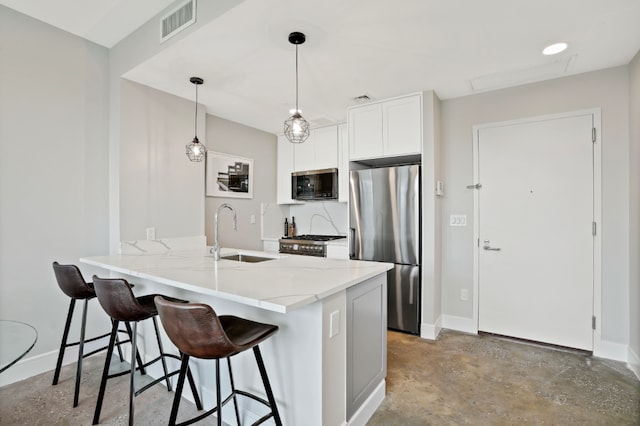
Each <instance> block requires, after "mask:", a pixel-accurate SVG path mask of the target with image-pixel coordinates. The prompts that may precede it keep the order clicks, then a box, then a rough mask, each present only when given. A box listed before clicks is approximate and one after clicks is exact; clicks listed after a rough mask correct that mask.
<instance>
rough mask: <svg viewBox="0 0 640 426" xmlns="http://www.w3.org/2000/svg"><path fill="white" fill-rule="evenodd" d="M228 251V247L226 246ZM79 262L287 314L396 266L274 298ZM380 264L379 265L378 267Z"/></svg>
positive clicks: (380, 266) (258, 253) (383, 266)
mask: <svg viewBox="0 0 640 426" xmlns="http://www.w3.org/2000/svg"><path fill="white" fill-rule="evenodd" d="M225 251H226V250H225ZM229 253H245V254H254V255H261V256H265V257H274V258H282V257H287V255H280V256H278V255H273V253H263V252H257V251H253V250H236V249H231V250H229V251H228V252H227V253H225V254H229ZM294 257H298V256H294ZM300 257H304V256H300ZM80 262H81V263H85V264H87V265H92V266H96V267H99V268H102V269H107V270H109V271H113V272H119V273H122V274H125V275H129V276H132V277H136V278H141V279H147V280H150V281H154V282H157V283H160V284H165V285H168V286H171V287H175V288H180V289H183V290H187V291H191V292H194V293H199V294H203V295H210V296H214V297H219V298H221V299H225V300H230V301H234V302H237V303H240V304H243V305H247V306H253V307H256V308H260V309H265V310H268V311H272V312H278V313H283V314H286V313H287V312H291V311H293V310H295V309H298V308H301V307H303V306H306V305H309V304H311V303H314V302H316V301H318V300H322V299H324V298H327V297H329V296H331V295H334V294H336V293H338V292H340V291H342V290H345V289H347V288H349V287H351V286H353V285H355V284H358V283H360V282H363V281H365V280H367V279H369V278H372V277H374V276H377V275H379V274H382V273H384V272H386V271H388V270H390V269H393V264H391V263H383V262H369V263H375V264H376V265H375V266H376V267H371V268H370V270H369V271H367V272H365V273H361V274H359V275H358V277H357V278H354V279H352V280H349V281H347V282H345V283H343V284H341V285H337V286H335V287H332V288H331V289H329V290H327V291H324V292H320V293H317V294H308V295H286V296H281V297H277V298H274V299H267V300H264V299H255V298H251V297H244V296H238V295H235V294H232V293H228V292H223V291H217V290H213V289H207V288H204V287H200V286H196V285H191V284H188V283H184V282H182V281H175V280H171V279H167V278H163V277H159V276H157V275H153V274H148V273H145V272H140V271H134V270H131V269H127V268H123V267H119V266H115V265H105V264H104V263H102V262H100V261H95V260H93V259H91V258H87V257H83V258H80ZM378 265H379V267H377V266H378ZM290 298H293V299H298V298H299V299H298V300H295V301H293V302H290V303H286V302H285V303H284V304H280V303H277V300H283V302H284V299H290Z"/></svg>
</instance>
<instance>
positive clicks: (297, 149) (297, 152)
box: [291, 130, 317, 172]
mask: <svg viewBox="0 0 640 426" xmlns="http://www.w3.org/2000/svg"><path fill="white" fill-rule="evenodd" d="M315 139H316V138H315V131H314V130H311V132H310V133H309V137H308V138H307V140H306V141H304V142H303V143H294V144H291V145H292V146H293V151H294V154H293V164H294V166H293V169H294V170H295V171H296V172H304V171H306V170H315V169H316V168H317V167H316V141H315Z"/></svg>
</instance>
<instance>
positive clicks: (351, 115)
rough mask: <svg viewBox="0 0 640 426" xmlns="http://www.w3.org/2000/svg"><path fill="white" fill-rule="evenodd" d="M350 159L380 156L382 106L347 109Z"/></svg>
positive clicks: (373, 105)
mask: <svg viewBox="0 0 640 426" xmlns="http://www.w3.org/2000/svg"><path fill="white" fill-rule="evenodd" d="M347 122H348V126H349V155H350V158H351V159H352V160H353V159H356V158H371V157H379V156H381V155H382V105H381V104H379V103H377V104H371V105H364V106H360V107H353V108H351V109H349V112H348V117H347Z"/></svg>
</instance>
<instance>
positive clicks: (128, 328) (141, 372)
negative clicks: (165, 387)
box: [116, 322, 147, 376]
mask: <svg viewBox="0 0 640 426" xmlns="http://www.w3.org/2000/svg"><path fill="white" fill-rule="evenodd" d="M124 325H125V327H126V328H127V333H129V340H130V341H131V345H135V343H134V342H133V332H132V331H131V325H130V324H129V323H128V322H125V323H124ZM116 336H117V334H116ZM134 352H135V353H136V358H137V360H138V365H139V366H140V374H142V375H143V376H144V375H145V374H147V370H146V368H145V367H144V362H142V358H141V357H140V353H139V352H138V350H137V348H136V350H135V351H134V350H133V349H131V353H134Z"/></svg>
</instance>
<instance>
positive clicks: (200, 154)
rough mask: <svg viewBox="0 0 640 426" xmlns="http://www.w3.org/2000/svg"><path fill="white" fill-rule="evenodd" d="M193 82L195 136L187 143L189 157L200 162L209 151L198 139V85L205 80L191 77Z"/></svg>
mask: <svg viewBox="0 0 640 426" xmlns="http://www.w3.org/2000/svg"><path fill="white" fill-rule="evenodd" d="M189 81H190V82H191V83H193V84H194V85H195V86H196V114H195V136H194V137H193V141H192V142H191V143H190V144H187V145H186V147H185V148H186V150H187V157H189V160H191V161H194V162H200V161H202V160H204V156H205V154H206V152H207V147H206V146H204V145H203V144H201V143H200V141H199V140H198V86H199V85H201V84H202V83H204V80H203V79H201V78H200V77H191V78H190V79H189Z"/></svg>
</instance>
